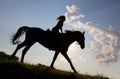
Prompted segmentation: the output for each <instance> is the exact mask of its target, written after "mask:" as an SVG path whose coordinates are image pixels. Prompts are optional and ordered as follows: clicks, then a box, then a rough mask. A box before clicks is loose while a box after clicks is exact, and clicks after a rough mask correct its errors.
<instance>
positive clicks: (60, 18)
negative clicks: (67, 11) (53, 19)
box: [57, 15, 66, 21]
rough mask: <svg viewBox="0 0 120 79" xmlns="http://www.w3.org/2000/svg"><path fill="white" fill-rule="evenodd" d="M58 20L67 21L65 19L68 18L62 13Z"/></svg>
mask: <svg viewBox="0 0 120 79" xmlns="http://www.w3.org/2000/svg"><path fill="white" fill-rule="evenodd" d="M57 20H61V21H65V20H66V18H65V16H64V15H62V16H59V17H58V18H57Z"/></svg>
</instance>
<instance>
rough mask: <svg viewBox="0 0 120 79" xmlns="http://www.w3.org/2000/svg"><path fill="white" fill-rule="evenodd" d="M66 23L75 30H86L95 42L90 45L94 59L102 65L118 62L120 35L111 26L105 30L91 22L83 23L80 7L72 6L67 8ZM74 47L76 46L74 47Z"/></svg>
mask: <svg viewBox="0 0 120 79" xmlns="http://www.w3.org/2000/svg"><path fill="white" fill-rule="evenodd" d="M66 9H67V12H66V13H65V16H66V19H67V20H66V23H67V24H68V25H70V26H72V27H73V28H74V29H76V30H79V29H84V30H86V31H88V33H89V35H90V36H91V37H92V38H93V41H94V42H93V41H91V42H90V43H89V46H90V49H91V50H92V51H93V53H92V57H93V58H94V59H95V61H96V62H98V63H99V64H101V65H110V64H112V63H114V62H116V61H117V58H118V57H117V52H118V51H119V48H120V33H118V32H117V31H116V30H115V29H113V28H112V25H110V26H109V27H108V28H103V27H102V26H99V25H92V23H91V22H86V23H82V22H81V21H80V20H79V19H82V18H84V17H85V15H84V14H83V12H82V11H81V10H80V8H79V7H77V6H75V5H72V6H68V5H67V6H66ZM73 47H74V46H73Z"/></svg>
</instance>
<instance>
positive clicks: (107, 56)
mask: <svg viewBox="0 0 120 79" xmlns="http://www.w3.org/2000/svg"><path fill="white" fill-rule="evenodd" d="M119 7H120V1H119V0H104V1H101V0H74V1H73V0H0V51H4V52H6V53H7V54H12V53H13V51H14V50H15V48H16V45H12V44H11V42H10V39H11V36H12V35H13V34H14V33H15V32H16V31H17V29H18V28H19V27H21V26H23V25H27V26H30V27H39V28H42V29H47V28H50V29H51V28H52V27H53V26H54V25H56V23H57V20H56V18H57V17H58V16H59V15H66V18H67V19H68V20H67V21H66V22H65V24H64V27H63V29H64V30H65V29H75V30H80V31H86V34H85V37H86V48H85V49H84V50H82V49H81V48H80V47H79V46H77V45H76V44H75V43H74V44H72V45H71V46H70V49H69V51H68V55H69V56H70V58H71V60H72V62H73V65H74V66H75V68H76V69H77V70H78V72H80V73H88V74H105V75H107V76H109V77H111V79H113V78H115V79H119V78H120V77H119V75H120V70H119V67H120V50H119V48H120V41H119V39H120V37H119V34H120V32H119V30H120V27H119V25H120V22H119V21H120V17H119V14H120V10H119ZM71 11H72V13H71ZM83 15H84V16H83ZM71 17H72V18H71ZM102 37H103V38H102ZM21 40H22V41H23V40H24V36H22V38H21ZM21 52H22V49H21V50H19V52H18V53H17V56H18V57H20V56H21ZM53 55H54V51H49V50H48V49H46V48H45V47H43V46H41V45H40V44H38V43H36V44H34V45H33V46H32V47H31V49H30V50H29V51H28V52H27V54H26V56H25V62H28V63H31V64H38V63H41V64H45V65H50V63H51V61H52V58H53ZM55 67H56V68H59V69H62V70H68V71H72V70H71V68H70V66H69V64H68V63H67V62H66V61H65V59H64V58H63V57H62V56H61V55H59V56H58V58H57V60H56V62H55Z"/></svg>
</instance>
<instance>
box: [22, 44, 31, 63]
mask: <svg viewBox="0 0 120 79" xmlns="http://www.w3.org/2000/svg"><path fill="white" fill-rule="evenodd" d="M32 45H33V43H32V44H29V45H27V46H26V47H25V48H24V50H23V51H22V56H21V62H23V60H24V56H25V54H26V52H27V51H28V50H29V49H30V47H31V46H32Z"/></svg>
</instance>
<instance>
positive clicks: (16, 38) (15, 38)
mask: <svg viewBox="0 0 120 79" xmlns="http://www.w3.org/2000/svg"><path fill="white" fill-rule="evenodd" d="M28 28H29V27H28V26H22V27H20V28H19V29H18V31H17V32H16V34H15V35H14V36H13V38H12V44H18V43H20V41H19V37H20V36H21V35H22V34H24V33H25V32H26V31H27V30H28Z"/></svg>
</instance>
